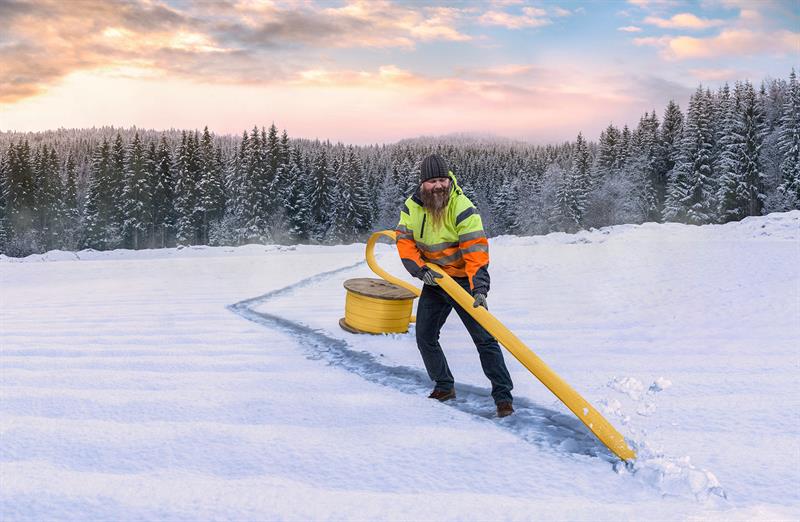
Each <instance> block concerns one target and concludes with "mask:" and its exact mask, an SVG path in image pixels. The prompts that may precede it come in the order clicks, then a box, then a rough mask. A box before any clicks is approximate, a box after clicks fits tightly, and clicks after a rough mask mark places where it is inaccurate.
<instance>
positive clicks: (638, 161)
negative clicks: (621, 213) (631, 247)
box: [622, 110, 661, 222]
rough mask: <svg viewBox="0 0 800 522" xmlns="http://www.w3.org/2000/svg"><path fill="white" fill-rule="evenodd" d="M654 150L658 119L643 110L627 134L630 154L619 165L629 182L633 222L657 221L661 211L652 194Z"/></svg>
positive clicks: (656, 144)
mask: <svg viewBox="0 0 800 522" xmlns="http://www.w3.org/2000/svg"><path fill="white" fill-rule="evenodd" d="M657 152H658V118H657V117H656V112H655V110H654V111H653V114H652V115H651V114H650V113H647V112H646V113H645V114H644V116H643V117H641V118H640V119H639V125H638V126H637V127H636V129H635V130H634V132H633V133H632V135H631V142H630V154H629V156H628V159H627V160H626V165H625V167H624V168H623V171H622V172H623V176H624V177H625V178H627V180H628V181H629V182H630V187H631V192H630V197H631V198H633V200H632V201H631V209H636V210H635V211H634V213H635V217H633V219H634V220H635V221H636V222H641V221H643V220H647V219H650V220H658V219H660V217H661V214H660V212H659V209H658V203H657V193H656V188H655V184H656V178H657V176H656V162H657Z"/></svg>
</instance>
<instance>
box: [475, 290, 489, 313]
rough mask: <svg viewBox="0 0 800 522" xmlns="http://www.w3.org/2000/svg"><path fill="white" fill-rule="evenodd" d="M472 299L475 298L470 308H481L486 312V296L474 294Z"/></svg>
mask: <svg viewBox="0 0 800 522" xmlns="http://www.w3.org/2000/svg"><path fill="white" fill-rule="evenodd" d="M474 297H475V302H474V303H472V308H478V307H479V306H482V307H484V308H486V309H487V310H488V309H489V305H487V304H486V294H482V293H480V292H478V293H477V294H475V296H474Z"/></svg>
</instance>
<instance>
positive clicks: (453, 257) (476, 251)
mask: <svg viewBox="0 0 800 522" xmlns="http://www.w3.org/2000/svg"><path fill="white" fill-rule="evenodd" d="M448 175H449V176H450V180H451V183H450V200H449V201H448V203H447V211H446V212H445V214H444V219H443V223H442V224H441V226H440V227H439V228H435V227H434V226H433V223H431V219H430V217H429V216H428V212H426V210H425V207H423V205H422V200H421V199H420V197H419V190H417V192H416V193H415V194H414V195H412V196H411V197H409V198H408V199H406V202H405V208H404V209H403V210H402V211H401V212H400V222H399V223H398V224H397V228H396V231H397V251H398V252H399V253H400V259H401V260H402V261H403V266H404V267H405V268H406V270H408V272H409V273H410V274H411V275H412V276H414V277H419V275H420V271H421V270H422V268H423V267H424V266H425V262H430V263H434V264H436V265H439V266H440V267H441V268H442V269H443V270H444V271H445V272H446V273H447V274H448V275H450V276H452V277H467V278H469V285H470V288H471V289H472V291H473V293H476V292H481V293H483V294H486V293H488V292H489V270H488V269H489V241H488V240H487V239H486V233H485V232H484V230H483V221H482V220H481V216H480V214H478V210H477V209H476V208H475V205H473V204H472V202H471V201H470V200H469V198H468V197H467V196H465V195H464V193H463V192H462V191H461V188H460V187H459V186H458V183H457V182H456V177H455V176H454V175H453V173H452V172H448Z"/></svg>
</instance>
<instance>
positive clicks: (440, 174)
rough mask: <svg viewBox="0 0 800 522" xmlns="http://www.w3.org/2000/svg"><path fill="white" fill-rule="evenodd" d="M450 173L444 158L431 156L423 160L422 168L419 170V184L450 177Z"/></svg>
mask: <svg viewBox="0 0 800 522" xmlns="http://www.w3.org/2000/svg"><path fill="white" fill-rule="evenodd" d="M448 171H449V169H448V168H447V163H445V161H444V158H443V157H441V156H439V155H438V154H431V155H430V156H427V157H426V158H425V159H424V160H422V166H421V167H420V169H419V182H420V183H422V182H423V181H426V180H429V179H431V178H446V177H448V175H447V173H448Z"/></svg>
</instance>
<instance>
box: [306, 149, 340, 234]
mask: <svg viewBox="0 0 800 522" xmlns="http://www.w3.org/2000/svg"><path fill="white" fill-rule="evenodd" d="M334 194H335V185H334V179H333V172H332V171H331V169H330V165H328V153H327V148H326V147H322V148H321V149H320V151H319V153H318V155H317V157H316V159H315V160H314V163H313V166H312V176H311V180H310V190H309V202H310V205H311V213H312V232H311V236H312V238H313V239H314V241H317V242H321V241H323V240H324V239H325V236H326V234H327V232H328V228H329V227H330V223H331V218H332V216H333V211H334V204H335V201H334Z"/></svg>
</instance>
